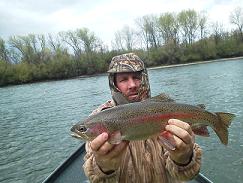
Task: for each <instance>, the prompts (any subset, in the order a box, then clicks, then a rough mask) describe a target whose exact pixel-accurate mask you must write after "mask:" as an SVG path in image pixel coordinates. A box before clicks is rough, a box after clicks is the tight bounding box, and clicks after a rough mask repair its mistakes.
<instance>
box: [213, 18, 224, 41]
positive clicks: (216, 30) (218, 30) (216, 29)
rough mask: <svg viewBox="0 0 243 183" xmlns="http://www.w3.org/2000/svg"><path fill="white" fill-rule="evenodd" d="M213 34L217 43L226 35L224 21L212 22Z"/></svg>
mask: <svg viewBox="0 0 243 183" xmlns="http://www.w3.org/2000/svg"><path fill="white" fill-rule="evenodd" d="M211 27H212V31H213V33H212V36H213V38H214V41H215V44H216V45H217V44H218V43H219V42H220V40H221V39H222V37H223V35H224V28H223V27H224V26H223V24H222V23H219V22H215V23H213V24H212V26H211Z"/></svg>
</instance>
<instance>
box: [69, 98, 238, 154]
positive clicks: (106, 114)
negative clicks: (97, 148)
mask: <svg viewBox="0 0 243 183" xmlns="http://www.w3.org/2000/svg"><path fill="white" fill-rule="evenodd" d="M234 117H235V115H234V114H232V113H228V112H209V111H207V110H206V109H205V105H203V104H199V105H191V104H184V103H177V102H176V101H175V100H173V99H171V98H170V97H169V96H167V95H165V94H160V95H158V96H155V97H152V98H149V99H146V100H143V101H141V102H134V103H125V104H123V105H118V106H115V107H112V108H108V109H105V110H103V111H101V112H99V113H97V114H94V115H91V116H89V117H88V118H86V119H85V120H83V121H80V122H78V123H77V124H75V125H73V126H72V128H71V132H72V134H71V135H72V136H73V137H76V138H79V139H82V140H84V141H92V140H93V139H95V138H96V137H97V136H98V135H99V134H101V133H103V132H106V133H108V135H109V137H108V142H109V143H111V144H119V143H120V142H121V141H123V140H128V141H133V140H145V139H148V138H151V137H154V136H161V135H162V136H163V134H164V135H168V134H166V133H165V132H166V131H165V126H166V125H167V122H168V120H169V119H179V120H182V121H184V122H187V123H188V124H189V125H190V126H191V128H192V130H193V132H194V133H195V134H196V135H200V136H205V137H208V136H210V135H209V131H208V129H207V127H211V128H212V129H213V130H214V131H215V133H216V134H217V136H218V137H219V139H220V141H221V143H223V144H224V145H227V144H228V128H229V126H230V124H231V122H232V120H233V118H234ZM167 143H169V145H170V146H171V149H173V147H174V146H175V145H174V144H173V143H171V142H167ZM167 145H168V144H167Z"/></svg>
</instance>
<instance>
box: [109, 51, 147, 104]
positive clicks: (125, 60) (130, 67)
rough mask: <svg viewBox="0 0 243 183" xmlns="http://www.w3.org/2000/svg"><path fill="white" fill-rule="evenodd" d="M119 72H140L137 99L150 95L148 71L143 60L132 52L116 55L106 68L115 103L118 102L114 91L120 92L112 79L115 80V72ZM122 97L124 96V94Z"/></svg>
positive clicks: (140, 99)
mask: <svg viewBox="0 0 243 183" xmlns="http://www.w3.org/2000/svg"><path fill="white" fill-rule="evenodd" d="M121 72H141V85H140V88H139V90H138V100H137V101H142V100H144V99H146V98H149V97H150V96H151V94H150V85H149V79H148V73H147V69H146V68H145V66H144V63H143V61H142V60H141V59H140V58H139V57H138V56H137V55H135V54H134V53H127V54H123V55H118V56H115V57H113V58H112V60H111V63H110V66H109V70H108V73H109V86H110V90H111V95H112V98H113V100H114V101H115V103H116V104H117V105H119V102H118V100H116V95H115V92H120V91H119V89H118V88H117V87H116V86H115V83H114V80H115V73H121ZM124 98H126V97H125V96H124Z"/></svg>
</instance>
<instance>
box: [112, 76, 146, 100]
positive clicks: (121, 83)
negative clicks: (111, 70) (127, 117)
mask: <svg viewBox="0 0 243 183" xmlns="http://www.w3.org/2000/svg"><path fill="white" fill-rule="evenodd" d="M141 79H142V77H141V72H128V73H117V74H116V77H115V84H116V87H117V88H118V89H119V90H120V91H121V92H122V93H123V95H125V96H126V97H127V98H128V100H129V101H137V100H138V89H139V87H140V85H141Z"/></svg>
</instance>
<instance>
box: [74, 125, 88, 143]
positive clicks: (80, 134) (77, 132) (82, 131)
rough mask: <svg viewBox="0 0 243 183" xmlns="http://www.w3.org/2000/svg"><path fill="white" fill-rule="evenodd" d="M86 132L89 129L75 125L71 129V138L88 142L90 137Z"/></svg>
mask: <svg viewBox="0 0 243 183" xmlns="http://www.w3.org/2000/svg"><path fill="white" fill-rule="evenodd" d="M79 129H80V130H79ZM86 131H87V129H86V128H84V126H82V127H78V126H77V125H74V126H73V127H72V128H71V132H72V133H71V136H72V137H75V138H78V139H83V140H88V139H89V137H88V136H87V135H86V134H85V132H86Z"/></svg>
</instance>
